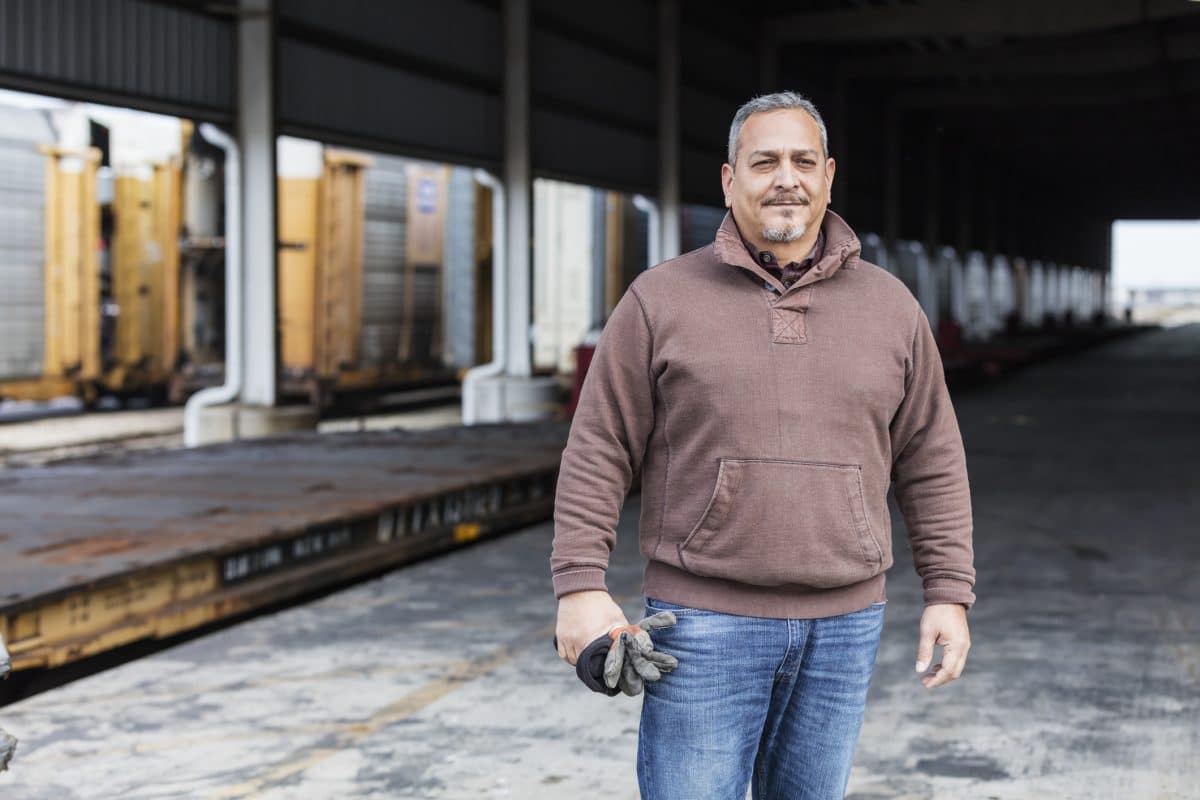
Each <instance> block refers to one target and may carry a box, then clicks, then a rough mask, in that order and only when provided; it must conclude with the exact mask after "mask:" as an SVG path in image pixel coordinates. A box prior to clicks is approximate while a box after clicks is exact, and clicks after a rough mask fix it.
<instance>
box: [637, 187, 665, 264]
mask: <svg viewBox="0 0 1200 800" xmlns="http://www.w3.org/2000/svg"><path fill="white" fill-rule="evenodd" d="M633 206H634V208H636V209H637V210H638V211H641V212H643V213H645V215H646V217H647V220H646V222H647V224H646V238H647V239H648V240H649V246H648V247H647V248H646V250H647V251H648V252H647V254H646V255H647V256H648V257H649V259H650V263H649V264H647V265H646V267H647V269H648V268H650V267H653V266H654V265H655V264H658V263H659V262H661V261H662V227H661V223H660V220H659V214H658V204H657V203H655V202H654V201H653V200H651V199H650V198H648V197H646V196H645V195H640V194H635V195H634V196H633Z"/></svg>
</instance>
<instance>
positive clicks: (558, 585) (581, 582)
mask: <svg viewBox="0 0 1200 800" xmlns="http://www.w3.org/2000/svg"><path fill="white" fill-rule="evenodd" d="M550 580H551V581H552V582H553V583H554V597H555V598H556V599H557V598H559V597H562V596H563V595H564V594H570V593H571V592H586V591H591V590H593V589H599V590H600V591H603V592H606V591H608V586H607V585H605V583H604V570H602V569H600V568H599V567H571V568H570V569H565V570H563V571H562V572H559V573H555V574H554V575H551V576H550Z"/></svg>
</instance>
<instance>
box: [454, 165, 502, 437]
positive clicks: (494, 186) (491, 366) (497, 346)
mask: <svg viewBox="0 0 1200 800" xmlns="http://www.w3.org/2000/svg"><path fill="white" fill-rule="evenodd" d="M474 176H475V180H476V181H478V182H479V183H481V184H483V185H484V186H486V187H488V188H489V189H491V190H492V274H493V275H494V276H495V277H494V280H493V282H492V360H491V361H489V362H487V363H486V364H479V365H478V366H474V367H471V368H470V369H469V370H467V372H466V374H464V375H463V383H462V418H463V424H464V425H474V424H475V422H476V419H477V418H478V412H477V410H476V404H475V386H476V384H477V383H478V382H479V381H480V380H482V379H484V378H492V377H495V376H496V375H501V374H503V373H504V368H505V367H506V366H507V364H506V359H507V353H508V340H507V336H506V335H505V331H507V330H508V256H507V252H508V240H507V239H506V237H505V227H506V225H507V219H506V217H505V214H506V207H505V202H504V184H503V183H501V182H500V180H499V179H497V178H496V176H494V175H492V174H491V173H489V172H487V171H486V170H482V169H477V170H475V173H474ZM500 397H501V404H500V407H501V408H502V409H504V408H507V404H506V403H505V402H504V400H503V398H504V386H503V385H501V386H500Z"/></svg>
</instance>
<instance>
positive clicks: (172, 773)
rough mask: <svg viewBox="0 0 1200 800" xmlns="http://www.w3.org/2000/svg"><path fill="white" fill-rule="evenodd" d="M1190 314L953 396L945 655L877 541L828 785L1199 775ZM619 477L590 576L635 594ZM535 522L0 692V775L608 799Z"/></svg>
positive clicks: (601, 714) (605, 768) (904, 573)
mask: <svg viewBox="0 0 1200 800" xmlns="http://www.w3.org/2000/svg"><path fill="white" fill-rule="evenodd" d="M1198 367H1200V325H1190V326H1185V327H1180V328H1174V329H1171V330H1167V331H1161V332H1154V333H1148V334H1143V335H1140V336H1138V337H1135V338H1129V339H1125V340H1120V341H1116V342H1113V343H1110V344H1108V345H1106V346H1104V347H1102V348H1100V349H1097V350H1093V351H1090V352H1087V353H1084V354H1081V355H1079V356H1076V357H1073V358H1071V359H1068V360H1059V361H1052V362H1048V363H1044V364H1041V365H1038V366H1035V367H1031V368H1029V369H1027V370H1025V371H1023V372H1020V373H1018V374H1016V375H1013V376H1011V377H1009V378H1008V379H1006V380H1005V381H1003V382H1001V383H998V384H995V385H992V386H988V387H983V388H979V389H974V390H971V391H969V392H966V393H963V394H960V395H959V396H958V397H956V401H955V402H956V408H957V411H958V415H959V420H960V424H961V427H962V430H963V436H964V440H965V442H966V445H967V451H968V466H969V470H970V475H971V482H972V488H973V496H974V505H975V526H976V527H975V547H976V567H977V570H978V574H979V575H978V583H977V586H976V591H977V595H978V598H979V600H978V603H977V604H976V606H975V608H974V610H973V611H972V612H971V614H970V622H971V626H972V629H971V630H972V650H971V655H970V661H969V664H968V666H967V670H966V672H965V673H964V674H963V676H962V678H960V679H959V680H958V681H956V682H954V683H951V684H950V685H948V686H946V687H942V688H940V689H935V690H933V691H928V690H926V689H924V688H923V687H922V686H921V684H920V683H919V681H918V676H917V675H916V673H914V672H913V667H912V664H913V661H914V656H915V652H916V643H917V622H918V620H919V617H920V611H921V609H920V604H919V598H920V593H919V585H918V582H917V579H916V576H915V574H914V573H913V570H912V566H911V556H910V555H909V554H908V548H907V545H906V541H905V535H904V529H903V525H902V524H901V521H900V519H899V517H898V516H896V517H895V520H894V521H895V523H896V525H895V528H896V543H895V544H896V566H895V567H894V568H893V569H892V570H891V572H890V573H889V583H888V594H889V600H890V603H889V605H888V611H887V624H886V625H885V630H884V639H883V642H882V644H881V648H880V652H879V659H878V666H877V670H876V673H875V678H874V680H873V682H872V686H871V694H870V698H869V703H868V707H867V714H866V719H865V722H864V726H863V732H862V737H861V739H860V741H859V748H858V754H857V760H856V763H855V769H854V772H853V774H852V776H851V781H850V791H849V797H852V798H858V800H865V798H939V799H940V798H953V799H954V800H958V799H959V798H980V799H981V800H988V799H989V798H996V799H997V800H1014V799H1016V798H1039V799H1040V798H1047V797H1053V798H1088V800H1093V799H1095V800H1100V799H1102V798H1120V799H1121V800H1141V799H1142V798H1145V799H1147V800H1152V799H1153V800H1157V799H1158V798H1186V797H1200V788H1198V787H1200V759H1198V757H1197V754H1198V753H1200V571H1198V569H1197V568H1198V567H1200V535H1198V534H1200V523H1198V520H1200V368H1198ZM636 500H637V498H634V499H633V501H631V502H630V503H629V504H628V506H627V507H626V509H625V512H624V514H623V519H622V527H621V533H622V534H623V535H622V536H620V537H619V542H618V550H617V553H616V554H615V555H614V560H613V566H612V569H611V570H610V577H609V586H610V588H611V589H612V590H613V591H614V593H615V595H616V596H617V598H618V600H619V601H620V602H621V603H622V604H623V606H624V607H625V608H626V611H627V613H629V614H630V615H631V617H633V618H635V619H636V618H637V617H638V616H640V594H639V586H640V578H641V563H640V562H639V559H638V554H637V550H636V546H635V542H634V532H635V530H636V520H637V512H638V508H637V502H636ZM551 533H552V528H551V526H550V525H549V524H543V525H539V526H535V527H533V528H529V529H526V530H524V531H521V532H519V533H516V534H514V535H512V536H509V537H506V538H503V539H500V540H497V541H491V542H485V543H482V544H481V545H479V546H477V547H474V548H470V549H468V550H464V551H461V552H458V553H455V554H452V555H449V556H445V557H441V558H438V559H435V560H432V561H428V562H425V563H423V564H421V565H417V566H415V567H412V568H408V569H405V570H402V571H400V572H397V573H393V574H392V575H389V576H387V577H385V578H383V579H380V580H377V581H374V582H371V583H368V584H364V585H361V586H358V587H355V588H353V589H350V590H347V591H344V592H341V593H338V594H335V595H331V596H329V597H327V598H325V599H323V600H320V601H318V602H314V603H311V604H309V605H307V606H304V607H300V608H294V609H291V610H288V611H285V612H282V613H279V614H275V615H272V616H267V617H261V618H259V619H256V620H254V621H251V622H249V623H246V624H243V625H240V626H237V627H234V628H230V629H228V630H226V631H223V632H220V633H217V634H214V635H211V636H208V637H205V638H203V639H197V640H195V641H192V642H189V643H187V644H185V645H182V646H179V647H176V648H174V649H171V650H169V651H165V652H162V653H160V654H158V655H156V656H153V657H150V658H146V659H143V660H141V661H138V662H133V663H130V664H127V665H125V666H122V667H118V668H115V669H113V670H110V671H108V672H105V673H101V674H98V675H95V676H92V677H90V678H87V679H84V680H81V681H78V682H76V683H74V684H71V685H69V686H66V687H63V688H60V689H58V690H55V691H52V692H50V693H47V694H43V695H40V696H37V697H33V698H30V699H28V700H25V701H22V702H20V703H18V704H15V705H13V706H10V707H7V708H4V709H0V724H3V726H4V727H5V728H7V729H8V730H9V731H10V732H12V733H14V734H15V735H17V736H18V737H19V738H21V739H22V743H21V745H20V747H19V749H18V751H17V755H16V758H15V759H14V761H13V764H12V767H11V769H12V771H11V772H9V773H6V774H3V775H0V796H3V797H6V798H7V797H13V798H63V799H67V798H93V797H96V798H99V797H124V798H176V797H189V798H191V797H196V798H235V797H253V798H272V799H282V798H334V797H336V798H463V800H466V798H514V799H519V800H543V799H545V800H550V799H551V798H555V799H557V798H567V797H580V796H588V797H606V798H613V799H614V800H634V799H635V798H637V796H638V793H637V786H636V780H635V777H634V772H633V756H634V753H635V750H636V746H637V725H638V713H639V708H640V700H641V698H640V697H638V698H626V697H624V696H618V697H616V698H605V697H602V696H600V695H595V694H592V693H590V692H588V691H587V690H586V689H584V688H583V687H582V686H581V685H580V684H579V683H578V682H577V681H576V678H575V677H574V674H573V672H572V670H571V668H570V667H568V666H567V665H565V664H563V663H562V662H560V661H559V660H558V659H557V656H556V655H555V654H554V652H553V650H552V648H551V644H550V637H551V635H552V632H553V620H554V610H555V608H554V602H553V595H552V593H551V591H550V583H549V576H548V557H549V551H550V540H551Z"/></svg>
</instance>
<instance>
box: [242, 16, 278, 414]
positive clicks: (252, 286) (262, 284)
mask: <svg viewBox="0 0 1200 800" xmlns="http://www.w3.org/2000/svg"><path fill="white" fill-rule="evenodd" d="M272 5H273V4H272V0H239V4H238V22H237V50H238V74H237V88H238V100H237V110H238V124H237V136H238V144H239V146H240V148H241V151H242V231H243V234H244V235H243V240H242V269H243V274H244V281H243V284H242V287H243V289H242V298H243V302H242V309H243V315H244V316H243V325H242V333H243V335H242V341H243V343H244V350H243V352H244V358H243V364H244V378H243V384H242V401H243V402H245V403H249V404H254V405H262V406H273V405H275V400H276V375H277V349H276V341H277V335H278V325H277V324H276V316H277V315H276V308H275V306H276V265H275V261H276V259H275V256H276V248H275V242H276V234H275V231H276V226H275V48H274V41H275V32H274V25H275V23H274V10H273V8H272Z"/></svg>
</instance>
